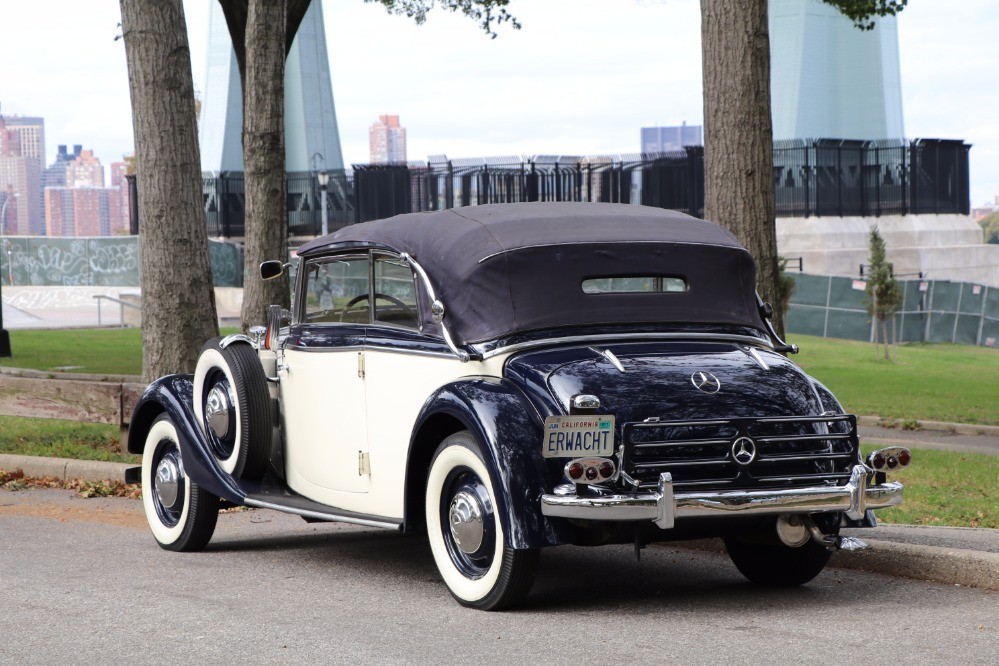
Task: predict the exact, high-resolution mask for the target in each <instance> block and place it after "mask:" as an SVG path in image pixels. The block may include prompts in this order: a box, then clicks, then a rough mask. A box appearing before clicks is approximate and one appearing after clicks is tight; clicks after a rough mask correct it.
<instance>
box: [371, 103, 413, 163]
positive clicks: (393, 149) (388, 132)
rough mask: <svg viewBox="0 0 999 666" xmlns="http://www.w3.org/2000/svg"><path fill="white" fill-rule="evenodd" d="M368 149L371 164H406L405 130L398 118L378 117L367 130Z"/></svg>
mask: <svg viewBox="0 0 999 666" xmlns="http://www.w3.org/2000/svg"><path fill="white" fill-rule="evenodd" d="M368 148H369V152H370V159H371V163H372V164H385V163H392V164H405V163H406V128H405V127H403V126H402V125H400V124H399V116H388V115H385V116H378V122H376V123H375V124H373V125H372V126H371V127H370V129H368Z"/></svg>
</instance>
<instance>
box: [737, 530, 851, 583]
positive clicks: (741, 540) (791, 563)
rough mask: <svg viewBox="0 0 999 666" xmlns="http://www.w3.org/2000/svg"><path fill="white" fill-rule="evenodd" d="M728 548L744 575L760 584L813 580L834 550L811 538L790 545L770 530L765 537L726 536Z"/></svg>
mask: <svg viewBox="0 0 999 666" xmlns="http://www.w3.org/2000/svg"><path fill="white" fill-rule="evenodd" d="M725 548H726V549H727V550H728V555H729V557H731V558H732V562H733V563H734V564H735V566H736V568H737V569H739V571H740V572H741V573H742V575H743V576H745V577H746V578H748V579H749V580H750V581H752V582H754V583H756V584H758V585H767V586H770V587H794V586H796V585H804V584H805V583H807V582H808V581H810V580H812V579H813V578H815V577H816V576H818V575H819V573H820V572H821V571H822V569H824V568H825V566H826V563H827V562H829V557H830V556H831V555H832V552H831V551H829V550H827V549H826V547H825V546H823V545H822V544H819V543H816V542H815V541H813V540H811V539H809V540H808V541H807V542H806V543H805V545H803V546H799V547H797V548H794V547H792V546H786V545H784V544H783V543H781V542H780V540H779V539H777V537H776V531H774V533H773V536H772V537H771V536H770V534H769V533H768V534H767V536H766V538H765V539H757V538H753V537H752V536H729V537H725Z"/></svg>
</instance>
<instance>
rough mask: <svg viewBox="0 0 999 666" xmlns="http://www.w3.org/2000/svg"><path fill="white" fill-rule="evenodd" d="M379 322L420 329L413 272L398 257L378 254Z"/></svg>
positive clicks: (376, 280) (377, 291) (376, 282)
mask: <svg viewBox="0 0 999 666" xmlns="http://www.w3.org/2000/svg"><path fill="white" fill-rule="evenodd" d="M374 296H375V321H380V322H383V323H386V324H395V325H396V326H405V327H407V328H419V327H420V321H419V316H418V314H417V313H418V312H419V308H418V306H417V302H416V283H415V282H414V281H413V270H412V269H411V268H410V267H409V266H408V265H406V264H405V263H403V262H402V261H401V260H399V259H398V258H396V257H392V256H386V255H375V295H374Z"/></svg>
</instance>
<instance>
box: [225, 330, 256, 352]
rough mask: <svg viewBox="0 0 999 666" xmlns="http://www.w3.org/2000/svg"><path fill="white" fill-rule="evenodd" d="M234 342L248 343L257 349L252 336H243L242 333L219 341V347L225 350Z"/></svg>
mask: <svg viewBox="0 0 999 666" xmlns="http://www.w3.org/2000/svg"><path fill="white" fill-rule="evenodd" d="M234 342H246V343H248V344H250V345H253V348H254V349H256V348H257V347H256V345H254V344H253V340H252V339H250V336H248V335H243V334H242V333H233V334H232V335H227V336H225V337H224V338H222V339H221V340H219V347H221V348H222V349H225V348H226V347H228V346H229V345H231V344H233V343H234Z"/></svg>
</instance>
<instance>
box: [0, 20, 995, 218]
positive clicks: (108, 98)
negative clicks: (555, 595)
mask: <svg viewBox="0 0 999 666" xmlns="http://www.w3.org/2000/svg"><path fill="white" fill-rule="evenodd" d="M208 2H209V0H185V2H184V6H185V8H186V12H187V21H188V32H189V35H190V41H191V54H192V63H193V73H194V81H195V87H196V88H198V89H199V90H202V89H203V87H204V83H203V82H204V77H205V48H206V45H207V23H208V21H207V19H208V4H207V3H208ZM3 4H4V6H3V13H2V14H0V16H2V20H0V112H2V113H4V114H18V115H31V116H43V117H44V118H45V134H46V149H47V151H48V155H49V159H48V161H52V159H54V155H55V153H56V146H57V145H58V144H69V145H72V144H76V143H81V144H83V145H84V147H85V148H92V149H94V151H95V153H96V154H97V155H98V157H99V158H100V159H101V161H102V162H103V163H104V164H105V165H106V164H109V163H110V162H113V161H117V160H119V159H121V156H122V155H123V154H125V153H130V152H131V151H132V146H133V143H132V125H131V116H130V107H129V98H128V79H127V72H126V67H125V54H124V47H123V45H122V42H121V41H115V40H114V38H115V36H116V35H117V34H118V33H119V28H118V27H117V24H118V22H119V21H120V15H119V5H118V2H116V1H115V0H87V1H85V2H81V1H80V0H31V1H28V0H15V1H11V0H6V1H5V2H4V3H3ZM611 7H613V11H611V10H610V9H609V8H611ZM323 8H324V12H325V17H326V26H327V46H328V48H329V55H330V65H331V69H332V76H333V92H334V98H335V104H336V111H337V117H338V120H339V122H340V134H341V141H342V143H343V146H344V160H345V161H346V162H347V163H348V164H350V163H364V162H367V161H368V127H369V126H370V125H371V123H372V122H373V121H374V120H375V119H376V118H377V116H378V115H379V114H384V113H393V114H398V115H399V116H400V117H401V121H402V124H403V125H404V126H405V127H406V130H407V137H408V143H409V146H408V148H409V158H410V159H426V158H427V156H428V155H437V154H442V153H444V154H447V155H448V156H450V157H480V156H500V155H517V154H540V153H544V154H615V153H633V152H638V150H639V128H640V127H642V126H650V125H656V124H659V125H674V124H679V123H681V122H682V121H686V122H687V123H689V124H700V123H701V121H702V118H703V114H702V109H701V63H700V46H699V42H700V17H699V3H698V2H697V1H696V0H512V2H511V3H510V10H511V12H513V13H514V14H515V15H516V16H517V17H518V18H519V19H520V21H521V23H522V24H523V29H522V30H520V31H513V30H511V29H509V28H508V27H506V26H504V27H502V28H500V30H499V33H500V34H499V37H498V38H497V39H495V40H490V39H489V38H488V37H486V36H485V35H484V34H483V33H482V32H481V30H480V29H479V28H478V27H477V26H476V25H475V24H474V23H472V22H471V21H470V20H468V19H466V18H464V17H461V16H453V15H450V14H447V13H445V12H441V11H435V12H433V13H432V14H431V15H430V17H429V19H428V21H427V23H426V24H425V25H423V26H416V25H414V24H413V22H412V21H411V20H410V19H407V18H404V17H396V16H389V15H388V14H387V13H386V12H385V11H384V9H382V8H381V6H379V5H374V4H366V3H364V2H362V0H326V1H325V2H324V5H323ZM996 35H999V2H996V0H961V2H953V1H949V0H912V1H911V2H910V3H909V6H908V7H907V8H906V9H905V11H904V12H903V13H902V15H901V16H900V18H899V41H900V50H901V67H902V94H903V107H904V113H905V127H906V134H907V136H908V138H920V137H931V138H959V139H964V140H966V141H968V142H969V143H972V144H973V148H972V149H971V199H972V205H974V206H978V205H981V204H982V203H984V202H986V201H989V202H991V201H992V200H993V198H994V197H995V196H996V195H997V194H999V122H997V121H996V118H997V117H999V56H997V55H996V49H995V39H996Z"/></svg>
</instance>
